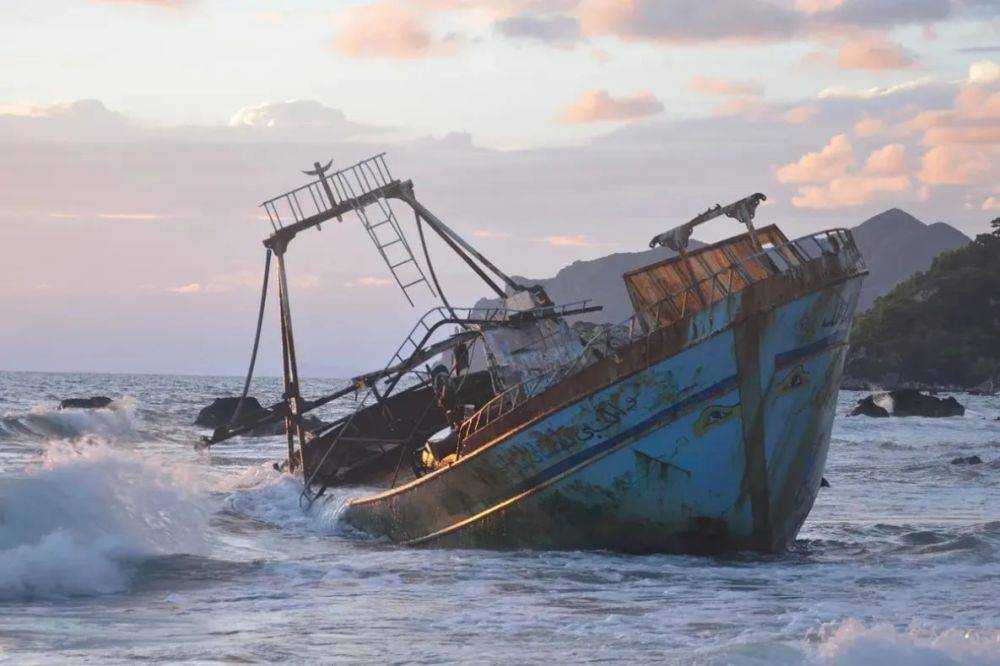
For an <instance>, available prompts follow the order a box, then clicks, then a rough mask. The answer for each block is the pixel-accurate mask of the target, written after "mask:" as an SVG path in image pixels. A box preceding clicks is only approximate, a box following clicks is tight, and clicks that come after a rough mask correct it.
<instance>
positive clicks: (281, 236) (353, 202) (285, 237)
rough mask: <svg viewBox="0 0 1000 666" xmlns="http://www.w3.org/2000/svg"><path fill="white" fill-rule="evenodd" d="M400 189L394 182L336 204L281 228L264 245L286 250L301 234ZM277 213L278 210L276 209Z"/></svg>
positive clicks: (396, 182)
mask: <svg viewBox="0 0 1000 666" xmlns="http://www.w3.org/2000/svg"><path fill="white" fill-rule="evenodd" d="M399 187H400V183H399V182H398V181H393V182H391V183H389V184H388V185H385V186H384V187H381V188H379V189H378V190H375V191H372V192H366V193H363V194H360V195H358V196H357V197H355V198H350V199H344V200H343V201H341V202H340V203H338V204H336V205H335V206H333V207H332V208H330V210H327V211H325V212H323V213H320V214H317V215H313V216H311V217H307V218H305V219H303V220H299V221H297V222H295V223H294V224H289V225H287V226H281V227H280V228H279V229H278V230H277V231H276V232H275V233H274V234H272V235H271V236H270V237H269V238H267V239H266V240H265V241H264V245H265V246H267V247H270V248H272V249H273V250H275V251H277V250H278V249H282V250H283V249H284V248H285V247H286V246H287V245H288V243H290V242H291V240H292V239H293V238H294V237H295V236H296V235H297V234H298V233H299V232H300V231H304V230H306V229H310V228H312V227H315V226H318V225H320V224H322V223H323V222H326V221H327V220H330V219H333V218H335V217H342V216H343V215H344V214H346V213H350V212H351V211H352V210H356V209H357V208H358V207H359V206H360V207H363V206H367V205H369V204H371V203H373V202H374V201H375V200H376V199H378V198H385V197H389V196H391V193H392V192H394V191H395V190H397V189H398V188H399ZM280 198H281V197H277V198H276V199H272V200H271V201H269V202H266V203H265V204H264V205H266V204H267V203H271V202H272V201H275V200H277V199H280ZM275 212H277V210H276V209H275Z"/></svg>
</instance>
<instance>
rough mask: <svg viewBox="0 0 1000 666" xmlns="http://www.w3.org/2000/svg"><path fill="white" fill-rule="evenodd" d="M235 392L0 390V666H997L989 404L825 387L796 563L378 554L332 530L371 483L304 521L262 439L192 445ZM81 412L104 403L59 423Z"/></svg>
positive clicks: (37, 381) (95, 387)
mask: <svg viewBox="0 0 1000 666" xmlns="http://www.w3.org/2000/svg"><path fill="white" fill-rule="evenodd" d="M278 384H279V383H278V380H269V379H264V380H260V381H258V382H257V383H256V385H255V388H254V394H255V395H257V396H258V397H260V398H261V401H262V402H263V403H265V404H266V403H268V402H270V401H272V400H275V399H276V398H277V396H278V393H279V391H280V387H279V385H278ZM336 385H337V383H336V382H333V381H310V382H307V384H306V386H305V390H304V392H305V393H306V394H307V395H316V394H319V393H320V392H322V391H323V390H325V389H328V388H332V387H334V386H336ZM240 388H241V380H240V379H239V378H235V377H233V378H225V377H175V376H153V375H134V376H132V375H96V374H43V373H0V660H3V661H4V662H8V663H42V664H45V663H59V664H63V663H67V662H85V661H86V662H91V663H99V664H115V663H134V662H138V661H144V662H149V661H152V662H158V661H163V662H185V661H186V662H198V663H218V662H236V663H256V662H273V661H289V662H297V663H306V662H308V663H316V662H321V663H322V662H380V663H383V662H388V663H404V662H405V663H410V662H417V663H440V662H475V663H544V662H548V663H564V662H611V661H614V662H624V663H634V662H661V663H699V664H803V663H806V664H812V663H818V664H873V663H883V664H897V663H898V664H1000V421H997V420H996V419H997V417H1000V398H998V397H983V396H967V395H958V396H957V397H958V399H959V401H960V402H962V403H963V404H964V405H965V406H966V408H967V412H966V415H965V416H964V417H955V418H947V419H923V418H906V419H896V418H890V419H870V418H864V417H856V418H848V417H846V416H844V414H846V412H847V411H849V409H850V406H851V405H852V404H853V402H854V401H856V400H857V399H858V397H860V394H855V393H850V392H843V393H841V396H840V405H839V413H840V414H841V415H840V416H838V418H837V420H836V423H835V425H834V434H833V443H832V446H831V451H830V458H829V461H828V463H827V469H826V475H825V476H826V478H827V479H828V480H829V482H830V484H831V487H830V488H824V489H822V490H821V491H820V495H819V499H818V500H817V502H816V506H815V507H814V509H813V511H812V514H811V515H810V517H809V519H808V521H807V522H806V524H805V526H804V527H803V529H802V531H801V532H800V534H799V538H798V540H797V542H796V543H795V544H794V546H793V547H792V548H791V549H789V551H788V552H785V553H782V554H778V555H770V556H768V555H759V554H736V555H730V556H726V557H687V556H667V555H650V556H630V555H620V554H615V553H604V552H523V551H519V552H490V551H460V550H434V549H427V550H416V549H408V548H400V547H397V546H393V545H391V544H388V543H384V542H381V541H377V540H372V539H370V538H368V537H366V536H365V535H363V534H358V533H355V532H352V531H351V530H350V529H349V528H348V527H346V526H344V525H343V524H341V523H340V522H339V520H338V516H339V513H340V509H341V507H342V505H343V503H344V501H345V500H346V499H348V498H350V497H352V496H356V495H359V494H361V493H363V492H365V489H358V488H352V489H341V490H337V491H335V492H331V493H330V494H329V495H328V497H326V498H324V500H323V501H321V502H320V503H317V505H315V506H314V507H313V508H312V510H310V511H308V512H305V511H303V510H302V509H301V508H300V506H299V493H300V489H301V488H300V483H299V481H298V480H296V479H294V478H292V477H289V476H287V475H282V474H280V473H279V472H277V471H275V469H274V468H273V466H272V463H273V461H275V460H278V459H280V458H281V456H282V455H283V452H284V442H283V440H282V439H281V438H273V437H272V438H263V439H242V440H236V441H233V442H231V443H228V444H222V445H219V446H218V447H217V448H215V449H213V450H212V451H211V452H198V451H195V450H194V448H193V447H192V444H193V443H194V442H195V441H196V440H197V439H198V438H199V437H200V435H202V434H204V432H203V431H201V430H199V429H198V428H195V427H193V426H192V425H191V424H192V421H193V420H194V417H195V416H196V415H197V413H198V410H199V409H200V408H201V407H204V406H205V405H207V404H208V403H210V402H211V400H212V398H213V397H216V396H221V395H234V394H237V393H238V391H239V389H240ZM91 395H107V396H110V397H113V398H115V403H114V404H113V405H112V407H111V408H109V409H101V410H93V411H71V410H66V411H58V410H57V409H56V407H57V405H58V401H59V400H60V399H61V398H65V397H86V396H91ZM352 404H353V403H352V402H351V400H350V399H345V400H343V401H341V402H339V403H333V404H331V405H329V406H327V407H326V408H325V409H326V411H325V413H322V414H321V416H326V417H327V418H330V417H333V416H335V415H337V414H339V413H343V411H344V410H348V409H350V408H351V406H352ZM971 455H978V456H979V457H980V458H981V459H982V460H983V463H982V464H980V465H953V464H951V460H952V459H954V458H956V457H960V456H971Z"/></svg>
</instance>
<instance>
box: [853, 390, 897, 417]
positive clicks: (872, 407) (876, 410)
mask: <svg viewBox="0 0 1000 666" xmlns="http://www.w3.org/2000/svg"><path fill="white" fill-rule="evenodd" d="M850 416H877V417H884V416H889V410H887V409H886V408H885V407H880V406H878V405H876V404H875V396H874V395H870V396H868V397H867V398H862V399H861V400H858V405H857V407H855V408H854V410H853V411H852V412H851V413H850Z"/></svg>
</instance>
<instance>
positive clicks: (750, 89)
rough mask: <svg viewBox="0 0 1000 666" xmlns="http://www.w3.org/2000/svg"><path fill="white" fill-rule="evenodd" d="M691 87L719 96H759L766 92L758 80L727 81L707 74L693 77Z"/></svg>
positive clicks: (704, 93)
mask: <svg viewBox="0 0 1000 666" xmlns="http://www.w3.org/2000/svg"><path fill="white" fill-rule="evenodd" d="M691 89H692V90H694V91H695V92H697V93H700V94H702V95H717V96H736V95H752V96H757V95H761V94H762V93H763V92H764V86H762V85H761V84H760V83H758V82H757V81H727V80H725V79H713V78H711V77H706V76H696V77H694V78H693V79H691Z"/></svg>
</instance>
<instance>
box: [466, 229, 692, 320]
mask: <svg viewBox="0 0 1000 666" xmlns="http://www.w3.org/2000/svg"><path fill="white" fill-rule="evenodd" d="M701 246H702V244H701V243H698V242H697V241H692V242H691V249H696V248H699V247H701ZM675 254H676V253H675V252H673V251H672V250H668V249H667V248H665V247H657V248H654V249H652V250H644V251H642V252H616V253H615V254H609V255H607V256H606V257H600V258H599V259H590V260H587V261H574V262H573V263H572V264H570V265H569V266H566V267H564V268H562V269H560V270H559V272H558V273H556V274H555V276H554V277H550V278H541V279H532V278H526V277H522V276H519V275H515V276H512V277H513V278H514V280H515V281H517V282H520V283H522V284H526V285H529V286H534V285H541V286H543V287H544V288H545V291H546V293H547V294H548V295H549V298H551V299H552V300H553V302H555V303H559V304H564V303H573V302H574V301H582V300H584V299H587V298H589V299H591V301H593V305H603V306H604V309H603V310H601V311H600V312H593V313H591V314H588V315H584V316H582V317H578V319H584V320H586V321H593V322H598V323H602V324H603V323H617V322H620V321H623V320H625V319H628V318H629V317H630V316H632V302H631V300H629V297H628V291H627V290H626V289H625V281H624V280H623V279H622V275H624V274H625V273H627V272H629V271H631V270H635V269H636V268H641V267H642V266H648V265H649V264H652V263H654V262H657V261H662V260H664V259H667V258H669V257H673V256H674V255H675ZM498 304H499V299H481V300H480V301H479V302H478V303H476V307H496V306H497V305H498ZM569 319H570V321H571V322H572V321H573V320H574V319H576V318H573V317H571V318H569Z"/></svg>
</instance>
